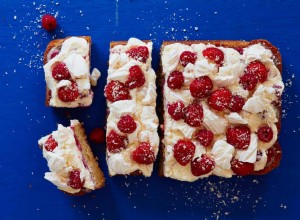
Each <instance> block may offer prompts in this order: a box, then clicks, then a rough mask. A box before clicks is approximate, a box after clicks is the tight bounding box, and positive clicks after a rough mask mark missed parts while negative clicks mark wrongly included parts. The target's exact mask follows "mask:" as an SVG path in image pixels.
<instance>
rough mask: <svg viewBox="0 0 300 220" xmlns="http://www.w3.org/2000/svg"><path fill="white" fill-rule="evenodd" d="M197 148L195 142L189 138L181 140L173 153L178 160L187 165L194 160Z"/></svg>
mask: <svg viewBox="0 0 300 220" xmlns="http://www.w3.org/2000/svg"><path fill="white" fill-rule="evenodd" d="M195 150H196V147H195V145H194V144H193V142H191V141H189V140H179V141H177V143H176V144H175V145H174V148H173V153H174V157H175V159H176V160H177V162H178V163H179V164H180V165H182V166H185V165H187V164H188V163H189V162H190V161H191V160H192V158H193V156H194V153H195Z"/></svg>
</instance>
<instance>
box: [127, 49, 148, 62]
mask: <svg viewBox="0 0 300 220" xmlns="http://www.w3.org/2000/svg"><path fill="white" fill-rule="evenodd" d="M126 53H127V54H128V56H129V57H131V58H133V59H135V60H138V61H141V62H142V63H146V61H147V59H148V57H149V50H148V47H146V46H138V47H133V48H130V49H129V50H127V51H126Z"/></svg>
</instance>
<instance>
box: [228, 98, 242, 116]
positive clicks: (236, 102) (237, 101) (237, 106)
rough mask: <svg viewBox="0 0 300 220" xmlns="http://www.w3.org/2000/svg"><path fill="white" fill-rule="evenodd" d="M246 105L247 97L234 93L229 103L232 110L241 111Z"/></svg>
mask: <svg viewBox="0 0 300 220" xmlns="http://www.w3.org/2000/svg"><path fill="white" fill-rule="evenodd" d="M244 105H245V99H244V98H243V97H242V96H240V95H233V96H232V98H231V102H230V104H229V109H230V111H232V112H240V111H242V109H243V106H244Z"/></svg>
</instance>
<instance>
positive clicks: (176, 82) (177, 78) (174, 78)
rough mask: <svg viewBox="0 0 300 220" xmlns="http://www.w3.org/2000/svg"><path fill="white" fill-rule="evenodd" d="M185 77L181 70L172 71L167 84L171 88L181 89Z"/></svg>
mask: <svg viewBox="0 0 300 220" xmlns="http://www.w3.org/2000/svg"><path fill="white" fill-rule="evenodd" d="M183 82H184V77H183V74H182V72H180V71H173V72H172V73H170V75H169V77H168V80H167V84H168V87H169V88H170V89H180V88H181V87H182V85H183Z"/></svg>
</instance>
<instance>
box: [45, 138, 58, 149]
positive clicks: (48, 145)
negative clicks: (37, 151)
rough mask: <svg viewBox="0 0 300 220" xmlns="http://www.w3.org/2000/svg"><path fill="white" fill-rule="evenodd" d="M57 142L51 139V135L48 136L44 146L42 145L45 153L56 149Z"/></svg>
mask: <svg viewBox="0 0 300 220" xmlns="http://www.w3.org/2000/svg"><path fill="white" fill-rule="evenodd" d="M57 145H58V144H57V142H56V141H55V140H54V138H53V137H52V135H50V136H49V137H48V139H47V140H46V142H45V144H44V148H45V149H46V150H47V151H51V152H52V151H54V149H55V148H56V147H57Z"/></svg>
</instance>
